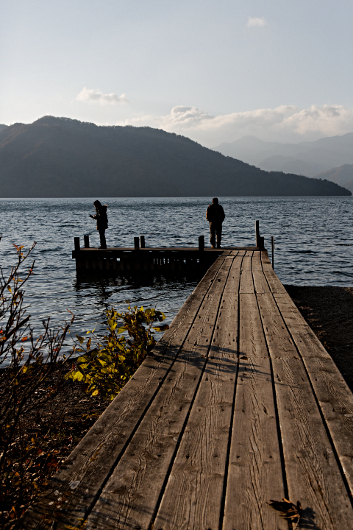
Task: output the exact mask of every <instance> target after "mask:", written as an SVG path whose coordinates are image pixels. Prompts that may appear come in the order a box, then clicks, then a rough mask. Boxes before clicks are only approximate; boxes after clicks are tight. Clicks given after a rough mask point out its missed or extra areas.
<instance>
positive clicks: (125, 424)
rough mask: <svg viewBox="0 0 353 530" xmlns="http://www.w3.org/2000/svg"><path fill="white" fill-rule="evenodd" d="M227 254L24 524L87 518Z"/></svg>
mask: <svg viewBox="0 0 353 530" xmlns="http://www.w3.org/2000/svg"><path fill="white" fill-rule="evenodd" d="M226 255H227V253H225V255H224V257H223V256H222V257H220V258H219V259H218V261H217V262H215V263H214V264H213V265H212V267H211V268H210V269H209V270H208V272H207V273H206V275H205V277H204V279H203V281H202V282H200V283H199V285H198V286H197V288H196V289H195V291H194V292H193V293H192V294H191V295H190V297H189V298H188V300H187V301H186V303H185V304H184V306H183V311H182V312H180V313H178V315H177V316H176V317H175V319H174V321H173V323H172V325H171V327H170V329H169V330H168V331H167V332H166V333H165V334H164V335H163V338H162V340H161V341H160V342H159V343H158V344H157V347H156V348H155V349H154V350H153V354H154V355H153V356H149V357H148V358H147V359H146V361H145V362H144V363H143V364H142V365H141V366H140V368H139V369H138V370H137V371H136V373H135V374H134V376H133V378H132V379H131V380H130V381H129V383H128V385H126V386H125V387H124V388H123V390H122V391H121V392H120V394H119V396H118V398H116V399H115V400H114V401H113V402H112V404H111V405H110V406H109V407H108V408H107V409H106V411H105V412H104V413H103V414H102V416H101V417H100V418H99V420H98V421H97V422H96V423H95V424H94V426H93V427H92V428H91V429H90V431H89V432H88V433H87V434H86V436H85V437H84V438H83V439H82V440H81V442H80V443H79V444H78V446H77V447H76V448H75V450H74V451H73V452H72V453H71V455H70V457H69V459H68V460H67V462H66V464H65V465H64V466H62V469H61V471H60V473H59V474H58V475H57V476H56V477H55V478H54V479H53V481H52V483H51V487H50V488H48V491H47V492H46V495H44V496H42V497H41V498H40V500H39V502H38V503H37V504H36V505H35V507H33V508H31V509H30V510H29V511H28V512H27V514H26V523H25V524H26V528H29V529H32V528H33V529H34V528H38V529H39V528H47V524H49V523H48V522H50V521H51V520H59V523H58V525H59V526H57V528H58V529H59V528H63V529H64V528H66V526H67V524H70V525H71V526H74V527H75V526H78V525H79V524H80V522H82V520H84V519H85V518H86V516H87V515H88V513H89V512H90V509H91V507H92V506H93V505H94V503H95V501H96V499H97V498H98V497H99V494H100V490H101V488H102V487H103V485H104V483H105V482H106V480H107V477H109V474H110V473H111V470H112V468H114V466H115V464H116V462H117V461H118V459H119V458H120V457H121V455H122V454H123V452H124V450H125V448H126V446H127V444H128V443H129V439H130V437H131V436H132V434H133V432H134V430H135V428H136V426H137V425H138V424H139V422H140V421H141V417H143V415H144V414H145V411H146V409H148V407H149V406H150V405H151V403H152V401H153V398H154V396H155V394H156V392H158V390H159V389H160V387H161V385H162V384H163V381H164V380H165V378H166V377H167V374H168V372H169V370H170V369H171V366H172V365H173V362H174V361H175V359H176V357H177V355H178V353H179V350H180V349H181V346H182V344H183V342H184V341H185V338H186V336H187V333H188V331H189V329H190V327H191V325H192V324H193V322H194V320H195V317H196V314H197V311H198V309H199V308H200V306H201V305H202V304H203V303H204V299H205V296H206V295H207V293H208V290H209V289H210V288H211V287H212V285H213V283H214V281H215V278H216V277H217V273H218V270H219V269H220V267H221V266H222V264H223V263H224V259H225V257H226ZM58 499H61V500H60V501H58Z"/></svg>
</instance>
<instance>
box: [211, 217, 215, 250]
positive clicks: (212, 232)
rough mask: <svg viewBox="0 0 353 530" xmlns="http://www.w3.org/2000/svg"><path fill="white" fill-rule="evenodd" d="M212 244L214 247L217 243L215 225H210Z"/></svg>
mask: <svg viewBox="0 0 353 530" xmlns="http://www.w3.org/2000/svg"><path fill="white" fill-rule="evenodd" d="M210 243H211V246H212V247H214V246H215V243H216V228H215V225H214V223H210Z"/></svg>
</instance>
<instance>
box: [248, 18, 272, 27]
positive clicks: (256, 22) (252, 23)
mask: <svg viewBox="0 0 353 530" xmlns="http://www.w3.org/2000/svg"><path fill="white" fill-rule="evenodd" d="M266 25H267V22H266V20H265V19H264V17H248V21H247V23H246V27H247V28H253V27H256V26H257V27H261V26H266Z"/></svg>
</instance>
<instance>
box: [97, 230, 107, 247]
mask: <svg viewBox="0 0 353 530" xmlns="http://www.w3.org/2000/svg"><path fill="white" fill-rule="evenodd" d="M99 237H100V241H101V246H100V248H107V242H106V240H105V229H104V228H103V229H100V230H99Z"/></svg>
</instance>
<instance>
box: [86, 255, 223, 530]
mask: <svg viewBox="0 0 353 530" xmlns="http://www.w3.org/2000/svg"><path fill="white" fill-rule="evenodd" d="M230 266H231V261H230V260H224V262H223V264H222V266H221V267H220V269H219V271H218V273H217V275H216V276H215V280H214V282H213V285H212V286H211V288H210V290H209V291H208V293H207V295H206V297H205V299H204V301H203V303H202V306H201V308H200V310H199V312H198V314H197V320H196V323H195V325H194V326H193V327H192V328H191V330H190V333H189V335H188V337H187V339H186V341H185V343H184V345H183V347H182V350H181V352H180V354H179V356H178V362H176V363H175V364H174V365H173V369H172V370H171V371H170V373H169V374H168V378H167V380H166V381H165V383H164V384H163V386H162V388H161V389H160V391H159V392H158V395H157V396H156V397H155V399H154V402H153V404H152V406H151V407H150V409H149V410H148V411H147V413H146V415H145V416H144V418H143V420H142V422H141V425H140V426H139V427H138V429H137V431H136V433H135V435H134V437H133V438H132V440H131V441H130V444H129V446H128V448H127V450H126V452H125V454H124V455H123V457H122V458H121V460H120V461H119V463H118V465H117V466H116V467H115V469H114V472H113V474H112V476H111V477H110V479H109V481H108V482H107V484H106V486H105V487H104V489H103V491H102V493H101V495H100V497H99V499H98V501H97V503H96V505H95V506H94V508H93V510H92V513H91V515H90V517H89V519H88V523H87V526H86V529H87V530H88V529H90V530H91V529H92V530H93V529H100V528H102V529H103V528H104V529H106V530H109V529H115V528H120V527H123V528H124V527H126V528H128V527H131V526H132V527H133V528H141V529H144V528H146V529H147V528H149V526H150V524H151V522H152V519H153V516H154V515H155V511H156V508H157V503H158V500H159V496H160V493H161V491H162V488H163V485H164V481H165V479H166V476H167V475H168V470H169V467H170V465H171V463H172V460H173V457H174V453H175V450H176V448H177V444H178V442H179V440H180V438H181V437H183V439H184V436H185V434H184V430H185V427H186V426H185V425H184V424H185V423H186V422H187V423H188V421H187V420H188V415H189V414H190V409H191V407H192V405H193V403H194V400H195V393H196V392H197V390H198V387H199V383H200V379H201V377H202V373H203V369H204V366H205V364H206V360H207V354H208V350H209V347H210V343H211V339H212V334H213V329H214V325H215V321H216V318H217V313H218V306H219V300H220V298H221V296H222V293H223V290H224V286H225V284H226V280H227V277H228V273H229V268H230ZM190 456H191V457H192V456H193V455H190Z"/></svg>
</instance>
